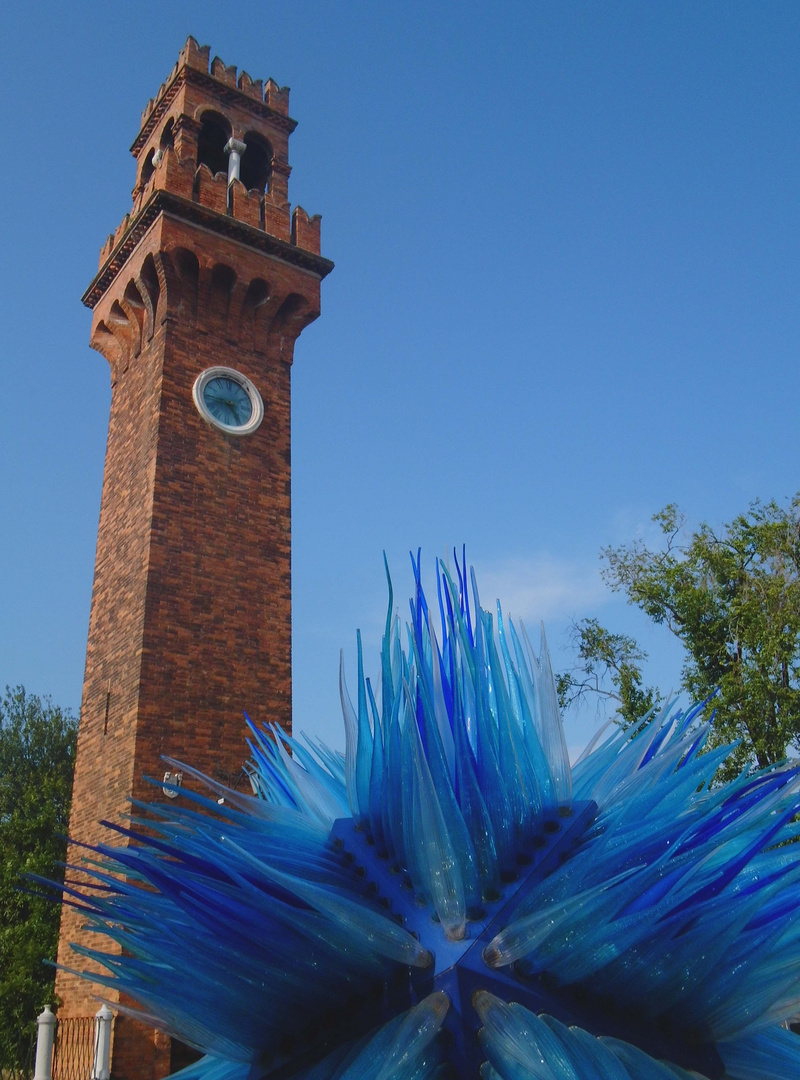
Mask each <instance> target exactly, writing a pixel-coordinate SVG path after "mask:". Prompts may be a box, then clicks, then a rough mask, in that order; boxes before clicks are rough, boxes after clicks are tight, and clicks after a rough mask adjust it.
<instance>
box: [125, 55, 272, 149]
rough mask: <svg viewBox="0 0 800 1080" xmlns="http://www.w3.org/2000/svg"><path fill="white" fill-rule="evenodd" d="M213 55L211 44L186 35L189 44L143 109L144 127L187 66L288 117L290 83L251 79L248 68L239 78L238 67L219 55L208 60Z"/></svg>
mask: <svg viewBox="0 0 800 1080" xmlns="http://www.w3.org/2000/svg"><path fill="white" fill-rule="evenodd" d="M210 54H211V49H210V47H209V46H208V45H198V44H197V41H196V40H195V39H194V38H193V37H189V38H187V40H186V44H185V45H184V46H183V48H182V49H181V51H180V55H179V56H178V62H177V64H176V65H175V67H174V68H173V69H172V71H171V72H170V73H169V76H168V77H167V78H166V79H165V80H164V82H163V83H162V84H161V86H160V87H159V89H158V93H157V94H156V96H155V97H153V98H150V100H149V101H148V103H147V105H146V106H145V109H144V112H143V113H142V127H143V128H144V127H145V125H146V124H147V121H148V120H149V119H150V117H151V116H152V114H153V110H154V109H155V108H156V106H157V105H158V103H159V102H160V101H161V100H162V98H163V97H164V95H165V94H166V93H167V91H168V89H169V88H170V86H171V85H172V83H173V82H174V81H175V79H176V78H177V76H178V73H179V72H180V70H181V68H185V67H186V68H191V69H192V70H193V71H199V72H201V73H202V74H203V75H210V76H211V78H212V79H216V80H217V82H220V83H223V84H224V85H225V86H228V87H230V88H231V89H232V90H238V91H239V92H240V93H242V94H245V95H246V96H247V97H249V98H252V99H253V100H255V101H259V102H263V104H264V105H266V106H267V108H269V109H272V110H273V111H274V112H277V113H281V114H282V115H283V116H287V117H288V115H289V87H288V86H278V84H277V83H276V82H275V80H274V79H267V81H266V83H265V82H264V81H263V80H262V79H252V78H251V77H250V76H249V75H248V74H247V72H246V71H242V72H241V73H240V74H239V75H238V77H237V68H236V65H235V64H231V65H230V66H228V65H226V64H225V63H224V62H223V61H222V60H220V58H219V57H218V56H215V57H214V59H213V60H211V61H210V63H209V57H210Z"/></svg>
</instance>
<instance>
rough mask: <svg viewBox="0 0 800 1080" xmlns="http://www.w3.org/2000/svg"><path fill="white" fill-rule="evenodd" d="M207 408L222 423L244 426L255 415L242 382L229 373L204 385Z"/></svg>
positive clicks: (230, 425)
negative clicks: (229, 375) (230, 376)
mask: <svg viewBox="0 0 800 1080" xmlns="http://www.w3.org/2000/svg"><path fill="white" fill-rule="evenodd" d="M203 401H204V402H205V404H206V408H207V409H208V411H209V412H210V413H211V415H212V416H215V417H216V418H217V420H219V422H220V423H221V424H226V425H228V426H229V427H242V426H243V425H244V424H246V423H247V421H248V420H249V419H250V417H251V416H252V415H253V403H252V402H251V400H250V395H249V394H248V393H247V391H246V390H245V388H244V387H243V386H242V384H241V383H240V382H237V381H236V380H235V379H231V378H229V377H228V376H227V375H218V376H217V377H216V378H215V379H209V381H208V382H207V383H206V385H205V386H204V387H203Z"/></svg>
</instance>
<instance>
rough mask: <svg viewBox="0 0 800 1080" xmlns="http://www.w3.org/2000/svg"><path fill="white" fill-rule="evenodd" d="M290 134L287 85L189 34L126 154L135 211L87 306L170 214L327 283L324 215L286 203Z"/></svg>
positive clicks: (111, 247)
mask: <svg viewBox="0 0 800 1080" xmlns="http://www.w3.org/2000/svg"><path fill="white" fill-rule="evenodd" d="M295 127H296V123H295V121H294V120H292V119H291V118H290V116H289V89H288V87H280V86H278V84H277V83H276V82H275V81H274V80H273V79H268V80H267V81H266V82H263V81H262V80H261V79H253V78H251V77H250V75H248V73H247V72H246V71H242V72H238V71H237V68H236V67H235V66H227V65H226V64H224V63H223V61H222V60H220V59H219V57H215V58H214V59H213V60H210V59H209V48H208V46H200V45H198V43H197V41H196V40H195V39H194V38H192V37H190V38H189V39H188V40H187V42H186V44H185V45H184V47H183V49H182V50H181V53H180V56H179V58H178V62H177V64H176V65H175V67H174V68H173V70H172V72H171V73H170V75H169V77H168V78H167V79H166V80H165V82H164V83H162V85H161V87H160V89H159V91H158V93H157V94H156V96H155V97H154V98H152V99H151V100H150V101H149V102H148V105H147V107H146V108H145V110H144V112H143V113H142V126H141V130H140V132H139V134H138V136H137V138H136V140H135V141H134V143H133V146H132V147H131V151H132V153H133V155H134V157H135V158H136V161H137V173H136V184H135V186H134V189H133V207H132V209H131V211H130V213H128V214H126V215H125V217H124V218H123V220H122V221H121V222H120V224H119V226H118V227H117V228H116V230H115V231H114V232H113V233H112V234H111V235H109V237H108V238H107V240H106V242H105V243H104V245H103V247H102V248H101V250H100V264H99V273H98V277H97V278H96V279H95V282H93V284H92V286H91V287H90V290H89V291H88V293H87V296H86V297H85V298H84V299H85V301H86V302H87V303H89V304H90V306H93V304H94V303H95V302H96V300H97V298H98V296H99V295H101V293H102V287H105V285H107V283H108V282H109V281H110V280H112V279H113V277H114V275H115V274H116V272H117V271H118V269H119V267H120V266H121V265H122V264H123V263H124V261H125V259H126V258H127V257H128V256H129V255H130V253H131V251H132V250H133V247H134V246H135V243H137V242H138V240H139V239H140V238H141V236H142V235H144V233H145V232H146V230H147V228H149V226H150V224H151V223H152V221H153V220H154V217H155V215H156V214H157V213H158V212H159V211H160V210H167V208H168V210H169V212H170V213H172V214H176V215H178V216H180V217H184V218H186V219H187V220H192V221H195V222H202V224H203V225H204V226H206V227H210V228H212V229H214V230H216V231H218V232H221V233H224V234H225V235H237V236H238V237H239V238H240V239H242V241H243V242H245V243H249V244H251V245H253V246H255V247H259V248H261V249H262V250H269V251H270V253H273V254H280V257H281V258H288V260H289V261H290V262H294V263H296V264H297V265H302V266H304V267H306V268H313V269H314V271H315V272H317V273H318V274H319V275H320V276H321V277H324V276H325V274H326V273H328V271H329V270H330V267H331V264H329V263H328V262H327V260H323V259H321V258H320V218H319V216H318V215H315V216H309V215H308V214H307V213H306V212H305V211H304V210H303V209H302V208H301V207H295V209H294V212H292V208H291V206H290V203H289V176H290V174H291V166H290V165H289V153H288V143H289V136H290V135H291V133H292V131H293V130H294V128H295ZM251 230H252V233H251ZM256 234H260V236H259V235H256ZM266 238H271V239H272V241H274V242H275V244H277V245H278V246H277V247H276V246H275V244H272V245H270V243H269V242H268V241H267V240H266ZM265 243H266V248H265ZM279 249H280V250H279ZM314 257H316V259H315V258H314ZM98 289H99V291H98Z"/></svg>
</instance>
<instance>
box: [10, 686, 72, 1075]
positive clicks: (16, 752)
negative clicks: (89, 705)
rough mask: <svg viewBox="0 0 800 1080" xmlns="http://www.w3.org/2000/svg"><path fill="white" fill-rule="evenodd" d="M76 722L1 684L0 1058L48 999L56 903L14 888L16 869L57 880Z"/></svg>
mask: <svg viewBox="0 0 800 1080" xmlns="http://www.w3.org/2000/svg"><path fill="white" fill-rule="evenodd" d="M76 732H77V724H76V721H75V719H74V718H73V717H72V716H71V714H70V713H69V712H68V711H63V710H61V709H59V708H57V707H56V706H54V705H52V704H51V703H50V701H49V700H48V699H44V700H41V699H40V698H38V697H36V696H34V695H33V694H26V693H25V690H24V689H23V688H22V687H21V686H18V687H16V688H15V689H13V690H11V689H9V688H8V687H6V693H5V697H3V698H2V699H0V1060H4V1061H5V1062H6V1063H7V1064H8V1065H11V1064H14V1065H19V1064H21V1062H19V1061H15V1060H14V1058H15V1055H16V1054H17V1051H18V1047H19V1045H20V1044H19V1038H20V1033H21V1032H22V1031H24V1030H25V1029H26V1028H27V1029H28V1030H30V1029H31V1025H32V1024H33V1022H34V1020H35V1018H36V1015H37V1014H38V1013H39V1012H40V1011H41V1009H42V1006H43V1005H44V1004H45V1003H46V1002H48V1001H51V1000H52V993H53V976H54V973H53V969H52V968H51V967H48V966H46V965H45V964H44V963H43V961H44V960H45V959H50V960H54V959H55V954H56V945H57V942H58V926H59V919H60V908H59V906H58V904H56V903H53V902H52V901H51V900H47V899H45V898H43V897H40V896H34V895H31V894H30V893H26V892H23V891H20V888H19V886H20V885H21V884H24V882H23V880H22V879H21V877H20V875H21V874H40V875H42V876H44V877H48V878H54V879H57V880H60V879H61V877H62V874H63V871H62V870H61V868H60V867H59V865H58V863H59V862H60V861H62V860H63V859H64V855H65V850H66V842H65V840H64V836H66V832H67V827H68V824H69V804H70V797H71V794H72V773H73V768H74V762H75V743H76Z"/></svg>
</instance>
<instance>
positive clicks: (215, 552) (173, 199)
mask: <svg viewBox="0 0 800 1080" xmlns="http://www.w3.org/2000/svg"><path fill="white" fill-rule="evenodd" d="M295 126H296V125H295V121H294V120H292V119H290V117H289V91H288V89H286V88H280V87H278V86H277V84H276V83H275V82H273V81H272V79H270V80H268V82H267V83H266V85H263V84H262V82H261V81H260V80H253V79H251V78H250V76H249V75H247V74H246V73H245V72H242V73H241V74H240V75H239V76H238V78H237V73H236V68H235V67H226V66H225V64H223V63H222V61H221V60H219V59H215V60H214V61H213V62H212V63H211V65H210V67H209V50H208V48H207V47H203V48H200V47H199V46H198V44H197V42H196V41H195V40H194V39H193V38H189V40H188V41H187V43H186V45H185V46H184V48H183V50H182V52H181V54H180V57H179V59H178V63H177V65H176V66H175V68H174V69H173V71H172V73H171V74H170V76H169V78H168V79H167V81H166V82H165V83H164V84H163V85H162V86H161V88H160V90H159V92H158V94H157V96H156V98H155V99H154V100H152V101H150V102H149V104H148V106H147V108H146V109H145V111H144V113H143V115H142V126H141V131H140V132H139V134H138V136H137V137H136V140H135V142H134V143H133V146H132V148H131V150H132V153H133V155H134V157H135V158H136V163H137V164H136V186H135V187H134V190H133V208H132V211H131V212H130V214H127V215H126V216H125V218H124V219H123V221H122V223H121V225H120V226H119V227H118V228H117V230H116V232H115V233H114V234H113V235H112V236H109V238H108V240H107V241H106V243H105V245H104V246H103V248H102V250H101V252H100V269H99V271H98V273H97V276H96V277H95V278H94V280H93V281H92V283H91V285H90V286H89V288H88V289H87V291H86V293H85V295H84V297H83V301H84V303H85V304H86V305H87V306H88V307H90V308H91V309H92V311H93V319H92V331H91V345H92V346H93V348H95V349H97V350H98V351H99V352H101V353H102V354H103V356H104V357H105V358H106V360H107V361H108V363H109V365H110V368H111V386H112V399H111V415H110V421H109V430H108V445H107V450H106V463H105V475H104V479H103V495H102V504H101V510H100V526H99V533H98V540H97V557H96V563H95V575H94V586H93V591H92V606H91V617H90V623H89V640H88V647H87V653H86V673H85V679H84V686H83V700H82V704H81V720H80V730H79V736H78V752H77V763H76V770H75V782H74V789H73V801H72V816H71V820H70V835H71V836H72V837H73V838H75V839H76V840H80V841H85V842H87V843H90V844H94V843H97V842H109V839H110V835H111V834H109V833H108V831H107V830H106V829H102V828H101V827H100V826H99V825H98V822H99V821H100V819H103V818H105V819H110V820H111V821H119V820H120V817H121V815H122V814H124V813H126V812H128V810H129V805H128V800H129V798H130V797H131V796H133V797H134V798H138V799H145V800H150V801H152V800H154V799H164V798H165V795H163V794H162V791H161V789H160V788H159V787H153V786H152V785H150V784H147V783H146V782H145V781H144V780H143V776H145V775H147V776H150V777H163V775H164V772H165V769H166V768H167V766H165V765H164V763H163V762H162V760H161V755H162V754H166V755H169V756H171V757H174V758H177V759H178V760H181V761H186V762H188V763H191V764H192V765H194V766H195V767H197V768H199V769H201V770H202V771H203V772H206V773H208V774H210V775H211V776H214V777H216V778H218V779H220V780H222V781H224V782H226V783H229V784H235V783H237V781H238V780H239V779H240V778H241V766H242V763H243V760H244V759H245V757H246V755H247V748H246V745H245V741H244V740H245V735H246V727H245V723H244V720H243V716H242V714H243V710H247V712H248V713H249V715H250V716H251V717H252V718H253V719H254V720H256V721H259V722H262V723H279V724H281V725H283V726H284V727H287V728H288V727H289V725H290V723H291V561H290V542H291V524H290V374H291V364H292V355H293V350H294V343H295V341H296V339H297V337H298V335H299V334H300V332H301V331H302V330H303V328H304V327H305V326H307V325H308V324H309V323H310V322H312V321H313V320H314V319H316V318H317V316H318V315H319V303H320V282H321V280H322V278H324V277H325V276H326V274H328V273H329V272H330V271H331V269H332V268H333V264H332V263H331V262H329V261H328V260H327V259H324V258H322V257H321V255H320V219H319V217H312V218H309V216H308V215H307V214H306V213H305V211H304V210H302V209H301V208H300V207H296V208H295V210H294V212H293V213H291V214H290V209H289V203H288V180H289V172H290V169H289V160H288V142H289V136H290V135H291V133H292V131H293V130H294V128H295ZM184 783H185V784H186V785H187V786H188V785H190V784H191V781H190V780H188V778H187V780H186V781H184ZM112 842H113V839H112ZM79 855H80V852H79V851H76V850H75V849H72V852H71V860H72V861H73V862H74V861H76V860H77V858H78V857H79ZM68 878H71V879H72V880H79V879H80V875H79V874H77V873H76V872H75V871H71V872H70V873H69V874H68ZM83 923H84V919H83V918H82V917H81V915H80V913H78V912H76V911H75V910H74V909H72V908H68V907H67V908H64V914H63V918H62V924H61V938H60V943H59V952H58V960H59V963H61V964H65V965H67V966H73V967H77V968H85V967H86V966H87V962H86V961H84V960H83V959H82V958H81V957H79V956H76V954H75V953H74V952H72V951H71V950H70V948H69V943H70V942H76V943H80V944H83V945H88V946H90V947H91V946H93V945H96V944H97V942H96V939H95V937H94V935H92V934H91V933H89V932H87V931H86V930H84V929H83ZM102 947H103V948H109V942H108V940H107V939H106V940H105V941H104V942H103V946H102ZM95 992H96V991H94V989H93V988H92V987H91V985H90V984H88V983H87V982H85V981H83V980H81V979H79V978H77V977H76V976H73V975H71V974H70V973H68V972H64V971H61V970H60V971H59V972H58V975H57V979H56V993H57V994H58V995H59V998H60V999H61V1005H60V1008H59V1014H58V1015H59V1021H60V1022H61V1021H63V1020H65V1019H69V1018H75V1017H88V1016H92V1015H93V1014H94V1012H95V1011H96V1010H97V1007H98V1003H97V1001H96V999H95V997H94V993H95ZM105 996H108V994H107V993H106V995H105ZM178 1046H179V1044H174V1045H173V1046H172V1047H170V1040H169V1039H168V1038H167V1037H166V1036H162V1035H158V1034H156V1033H154V1032H152V1031H150V1030H146V1029H145V1028H144V1027H143V1026H142V1025H140V1024H138V1023H135V1022H133V1021H132V1020H130V1019H129V1018H127V1017H126V1016H125V1015H124V1014H121V1015H119V1016H118V1017H117V1019H116V1024H115V1035H114V1048H113V1057H112V1076H113V1077H115V1078H120V1080H123V1078H125V1080H153V1078H156V1077H159V1076H164V1075H166V1074H167V1073H169V1072H170V1071H172V1068H173V1067H174V1066H176V1065H177V1064H180V1055H179V1054H176V1050H177V1048H178ZM171 1058H172V1060H171ZM87 1075H88V1073H87Z"/></svg>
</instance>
